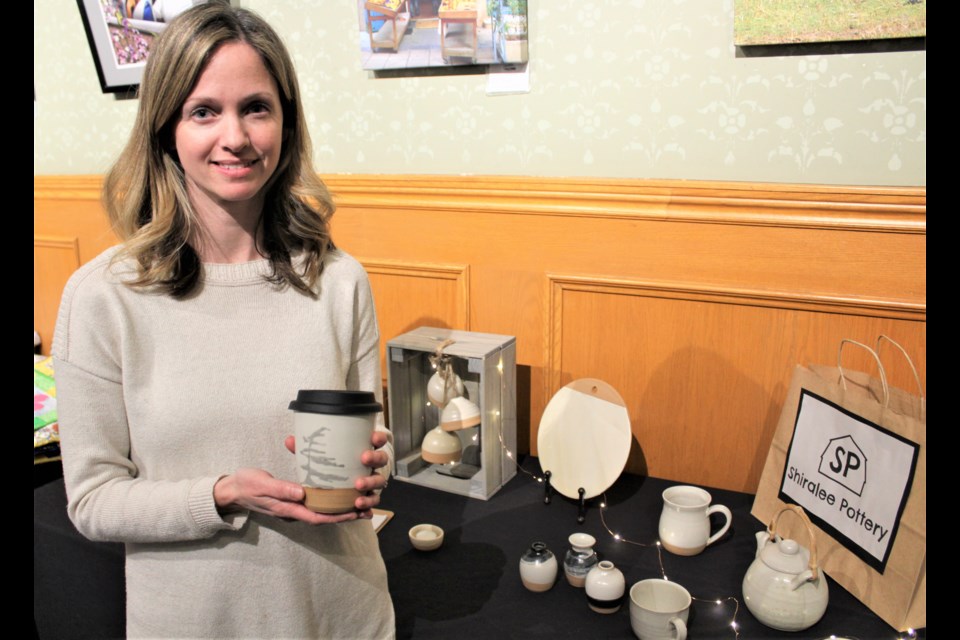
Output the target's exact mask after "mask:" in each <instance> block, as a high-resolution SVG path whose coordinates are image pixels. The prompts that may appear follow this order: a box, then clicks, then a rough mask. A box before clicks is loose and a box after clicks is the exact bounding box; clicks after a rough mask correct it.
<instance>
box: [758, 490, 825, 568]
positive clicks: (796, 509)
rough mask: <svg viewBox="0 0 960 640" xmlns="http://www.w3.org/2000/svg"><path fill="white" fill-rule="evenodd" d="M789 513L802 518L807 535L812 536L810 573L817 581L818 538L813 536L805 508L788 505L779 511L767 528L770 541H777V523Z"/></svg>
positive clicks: (811, 524) (811, 525)
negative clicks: (782, 516) (783, 515)
mask: <svg viewBox="0 0 960 640" xmlns="http://www.w3.org/2000/svg"><path fill="white" fill-rule="evenodd" d="M787 511H792V512H794V513H795V514H797V515H798V516H799V517H800V520H801V521H802V522H803V526H804V527H806V529H807V535H809V536H810V564H809V566H810V572H811V573H812V574H813V578H812V579H813V580H816V579H817V538H816V536H814V534H813V523H812V522H810V518H809V517H807V513H806V512H805V511H804V510H803V507H801V506H800V505H797V504H788V505H786V506H785V507H783V508H782V509H780V511H777V513H776V514H774V516H773V519H772V520H771V521H770V525H769V526H768V527H767V532H768V533H769V534H770V539H771V540H772V539H775V538H776V535H777V522H778V521H779V520H780V516H781V515H782V514H784V513H786V512H787Z"/></svg>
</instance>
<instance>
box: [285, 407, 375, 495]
mask: <svg viewBox="0 0 960 640" xmlns="http://www.w3.org/2000/svg"><path fill="white" fill-rule="evenodd" d="M290 409H292V410H293V412H294V414H293V431H294V437H295V438H296V460H297V481H298V482H299V483H300V484H301V485H303V488H304V490H305V493H306V500H305V501H304V504H305V505H306V507H307V508H308V509H310V510H311V511H316V512H318V513H329V514H336V513H347V512H348V511H353V510H354V508H355V507H354V502H355V501H356V499H357V498H359V497H360V496H361V493H360V492H359V491H357V490H356V489H355V488H354V483H355V482H356V480H357V478H362V477H365V476H368V475H370V474H371V473H372V470H371V469H370V468H369V467H366V466H364V465H363V464H362V463H361V462H360V456H361V455H362V454H363V452H364V451H367V450H369V449H371V448H372V445H371V443H370V437H371V436H372V435H373V430H374V427H375V425H376V416H377V414H378V413H380V412H381V411H383V406H382V405H381V404H380V403H379V402H377V400H376V397H375V396H374V395H373V393H372V392H369V391H327V390H313V389H304V390H300V391H298V392H297V399H296V400H294V401H292V402H291V403H290Z"/></svg>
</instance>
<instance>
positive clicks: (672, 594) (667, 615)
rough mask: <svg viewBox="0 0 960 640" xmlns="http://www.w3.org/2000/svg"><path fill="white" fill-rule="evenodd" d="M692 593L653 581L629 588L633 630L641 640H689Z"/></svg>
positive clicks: (673, 584)
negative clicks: (688, 629) (688, 624)
mask: <svg viewBox="0 0 960 640" xmlns="http://www.w3.org/2000/svg"><path fill="white" fill-rule="evenodd" d="M691 601H692V598H691V597H690V592H689V591H687V590H686V589H684V588H683V587H681V586H680V585H679V584H677V583H676V582H670V581H668V580H661V579H659V578H650V579H649V580H641V581H640V582H637V583H635V584H634V585H633V586H632V587H630V628H631V629H633V633H634V634H635V635H636V636H637V637H638V638H639V639H640V640H686V637H687V620H688V618H689V617H690V602H691Z"/></svg>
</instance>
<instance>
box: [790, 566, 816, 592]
mask: <svg viewBox="0 0 960 640" xmlns="http://www.w3.org/2000/svg"><path fill="white" fill-rule="evenodd" d="M808 580H813V571H810V569H807V570H806V571H803V572H801V573H798V574H797V575H796V576H794V578H793V580H791V581H790V590H791V591H796V590H797V589H799V588H800V586H801V585H802V584H804V583H805V582H807V581H808Z"/></svg>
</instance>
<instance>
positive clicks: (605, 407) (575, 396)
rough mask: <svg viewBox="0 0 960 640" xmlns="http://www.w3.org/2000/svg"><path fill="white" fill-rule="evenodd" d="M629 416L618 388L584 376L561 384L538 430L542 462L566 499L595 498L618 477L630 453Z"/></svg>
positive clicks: (552, 481) (538, 443) (555, 486)
mask: <svg viewBox="0 0 960 640" xmlns="http://www.w3.org/2000/svg"><path fill="white" fill-rule="evenodd" d="M631 439H632V434H631V431H630V416H629V415H628V414H627V407H626V403H624V401H623V398H621V397H620V394H619V393H617V391H616V389H614V388H613V387H611V386H610V385H609V384H607V383H606V382H604V381H602V380H597V379H595V378H581V379H579V380H574V381H573V382H571V383H570V384H568V385H567V386H565V387H563V388H562V389H560V390H559V391H558V392H557V393H556V394H555V395H554V396H553V398H551V399H550V402H549V403H548V404H547V408H546V409H544V411H543V417H541V418H540V430H539V432H538V433H537V450H538V454H539V456H540V467H541V468H542V469H543V470H544V471H549V472H550V484H551V485H552V486H553V487H554V488H555V489H556V490H557V491H558V492H560V493H561V494H563V495H565V496H566V497H568V498H575V499H577V498H579V497H580V494H579V491H578V490H579V489H580V488H581V487H583V489H584V498H585V499H586V498H592V497H594V496H597V495H600V494H601V493H603V492H604V491H606V490H607V489H608V488H610V486H611V485H612V484H613V483H614V482H616V480H617V478H619V477H620V474H621V473H623V468H624V467H625V466H626V464H627V457H628V456H629V455H630V441H631Z"/></svg>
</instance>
